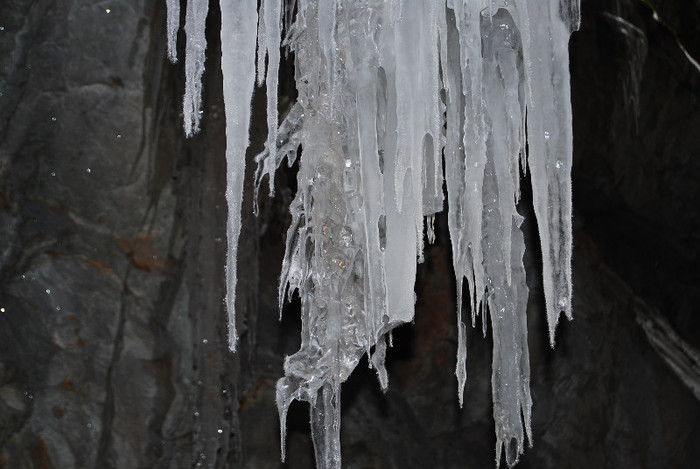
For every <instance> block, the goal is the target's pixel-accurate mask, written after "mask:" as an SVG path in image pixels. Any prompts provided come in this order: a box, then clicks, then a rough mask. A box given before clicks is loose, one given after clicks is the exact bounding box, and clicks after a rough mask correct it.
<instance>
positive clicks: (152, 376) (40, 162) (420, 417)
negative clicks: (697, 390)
mask: <svg viewBox="0 0 700 469" xmlns="http://www.w3.org/2000/svg"><path fill="white" fill-rule="evenodd" d="M610 3H611V2H604V1H602V0H600V1H598V0H588V1H586V0H584V2H583V23H582V30H581V31H579V32H577V33H575V34H574V35H573V36H572V41H571V48H570V50H571V71H572V91H573V92H572V97H573V98H572V99H573V106H574V119H575V121H574V131H575V163H574V207H575V233H574V236H575V237H574V239H575V252H574V282H575V291H574V316H575V320H574V321H573V322H571V323H569V322H566V321H564V322H563V323H561V324H560V327H559V330H558V335H557V347H556V349H555V350H551V349H550V348H549V346H548V344H547V337H546V327H545V319H544V316H543V314H542V311H543V298H542V293H541V282H540V280H539V279H540V267H539V260H538V258H539V253H538V252H537V250H536V248H532V249H530V250H529V251H528V252H527V253H526V266H527V269H528V282H529V284H530V287H531V291H530V304H529V308H528V321H529V323H530V329H529V331H530V337H529V342H530V354H531V361H532V378H531V381H532V383H531V385H532V397H533V401H534V406H533V422H532V423H533V425H532V426H533V433H534V435H533V436H534V446H533V447H532V448H529V449H528V450H527V451H526V453H525V455H524V456H523V457H522V458H521V462H520V463H519V465H518V467H521V468H530V467H532V468H535V467H538V468H584V467H586V468H588V467H615V468H617V467H639V468H671V467H673V468H691V467H696V461H695V459H696V458H695V456H694V454H695V448H696V447H697V445H698V443H700V404H699V402H698V397H697V396H696V395H694V394H693V383H695V384H696V385H698V386H700V376H699V374H698V368H697V367H696V368H693V367H692V366H691V367H683V366H679V365H678V364H679V363H681V364H683V363H686V364H687V363H691V364H692V363H694V362H693V361H692V359H693V357H695V356H696V355H693V354H694V353H696V352H695V351H696V350H698V349H700V314H699V311H698V306H697V305H698V304H700V289H699V288H700V287H698V285H700V278H699V275H700V274H698V266H699V265H700V261H699V259H698V250H699V248H698V246H700V244H699V243H698V241H700V240H699V239H698V236H699V235H698V233H699V231H698V230H699V229H700V212H699V211H698V207H697V201H698V200H700V184H699V182H700V181H699V179H700V167H699V165H700V159H698V158H697V156H698V154H699V153H700V133H698V131H697V129H700V111H699V109H700V70H699V69H698V68H697V66H696V65H695V64H694V63H693V62H692V60H690V59H689V57H688V56H690V58H695V59H694V60H698V59H700V36H698V35H697V34H696V33H697V31H698V28H699V27H700V19H699V18H700V7H699V6H698V5H696V4H695V3H693V2H680V1H674V2H660V1H659V2H653V1H652V2H641V1H632V0H627V1H619V2H615V5H614V6H612V5H610ZM2 10H3V12H2V18H0V23H1V24H0V26H2V27H3V28H4V29H2V30H0V91H1V92H2V95H1V96H0V308H1V309H0V467H3V468H4V467H7V468H50V467H56V468H83V467H99V468H109V467H114V468H132V467H144V468H146V467H148V468H150V467H162V468H186V467H195V466H203V467H208V466H210V467H245V468H268V467H269V468H276V467H289V468H292V467H294V468H297V467H298V468H308V467H313V451H312V447H311V439H310V436H309V423H308V408H307V407H306V406H305V405H303V404H298V403H297V404H294V405H293V406H292V408H291V409H290V415H289V424H288V430H289V435H288V440H287V445H288V451H287V454H288V458H287V463H285V464H284V465H283V464H281V463H279V429H278V423H279V422H278V418H277V414H276V408H275V404H274V386H275V381H276V379H277V378H279V377H280V376H281V375H282V360H283V358H284V356H285V354H289V353H292V352H294V351H295V350H296V349H297V348H298V344H299V340H300V339H299V330H300V323H299V319H298V314H299V313H298V308H299V306H298V301H297V302H296V303H295V302H292V304H290V305H289V306H288V307H287V309H286V311H285V316H284V317H283V319H282V320H281V321H278V314H277V311H276V305H277V299H276V294H277V280H278V277H279V269H280V264H281V257H282V253H283V250H284V239H283V236H284V233H285V231H286V224H287V223H288V219H289V216H288V213H287V208H286V207H287V205H288V203H289V201H290V200H291V190H290V189H289V187H293V185H294V170H293V169H291V170H288V171H287V172H286V173H284V174H281V175H280V176H279V177H278V190H277V198H276V199H274V200H271V199H267V198H266V197H263V199H262V200H261V201H260V202H261V214H260V216H259V217H258V218H255V217H253V216H252V213H251V212H252V199H251V197H250V195H251V194H252V187H250V185H248V186H247V188H246V200H245V202H244V204H245V207H247V209H244V210H245V218H244V221H243V226H244V231H243V233H242V237H241V243H242V244H241V248H240V255H241V259H240V261H239V270H240V274H239V277H240V285H239V294H238V300H239V333H240V336H241V346H240V352H239V353H238V354H236V355H232V354H230V353H229V352H228V351H227V345H226V338H225V333H226V327H225V315H224V312H223V303H222V298H223V265H224V251H225V244H226V242H225V234H224V223H225V215H226V205H225V200H224V177H223V175H224V164H225V163H224V125H223V124H224V121H223V103H222V97H221V79H220V73H219V63H218V57H219V55H220V53H219V49H218V48H219V46H218V44H217V42H218V40H217V36H218V31H217V23H218V18H217V14H218V13H217V11H216V8H215V7H214V6H213V5H212V12H211V17H210V18H209V26H210V28H209V33H208V34H209V46H208V47H209V49H208V51H209V57H208V61H207V64H206V65H207V72H206V74H205V86H204V89H205V93H204V102H205V115H204V119H203V121H202V123H203V128H202V132H201V134H199V135H198V136H196V137H195V138H193V139H190V140H187V141H186V140H185V139H184V137H183V136H182V132H181V118H180V117H179V112H180V111H179V106H180V103H181V99H182V98H181V93H182V89H183V83H182V81H183V79H182V72H183V70H182V68H183V66H182V64H181V63H180V64H177V65H175V66H173V65H170V64H168V63H167V62H166V59H165V57H166V54H165V12H164V4H162V3H161V2H155V3H154V2H146V1H143V0H115V1H114V2H109V4H106V3H99V4H95V3H90V2H74V1H73V2H66V3H65V4H64V3H61V4H59V3H55V2H50V1H47V0H38V1H33V2H30V1H27V0H14V1H12V2H9V3H8V4H7V5H3V7H2ZM681 46H682V47H681ZM684 50H685V52H684ZM283 68H284V67H283ZM283 73H285V74H286V76H287V78H286V83H287V85H285V86H286V88H285V89H286V90H288V89H289V88H290V86H289V80H290V79H291V78H290V70H289V64H287V69H286V71H284V72H283ZM282 102H283V103H284V102H285V100H284V98H283V99H282ZM264 103H265V97H264V95H263V94H262V93H258V94H256V96H255V98H254V104H253V107H254V121H253V124H252V134H253V137H252V142H253V143H252V146H253V148H252V150H251V152H249V157H251V158H252V156H253V155H254V153H255V150H259V149H260V147H261V145H262V143H261V142H262V141H263V139H264V137H265V133H266V125H265V118H264V115H263V113H264V105H265V104H264ZM283 105H284V104H283ZM249 162H250V164H249V171H250V170H252V159H250V160H249ZM248 180H249V182H250V181H251V180H252V178H248ZM524 198H525V199H526V200H527V194H525V195H524ZM532 219H533V217H532V216H529V217H528V220H532ZM436 224H437V230H438V241H437V243H436V245H434V246H432V247H429V248H428V250H427V251H428V252H427V253H426V262H425V263H424V264H422V265H421V266H420V267H419V279H418V282H417V284H416V292H417V294H418V304H417V308H416V320H415V325H407V326H403V327H401V328H399V329H398V330H396V331H395V333H394V336H393V342H394V348H392V349H390V351H389V352H388V359H387V366H388V369H389V375H390V385H389V391H388V392H387V393H386V394H382V393H381V391H379V387H378V385H377V383H376V376H375V373H374V371H372V370H369V369H367V367H366V366H365V365H363V364H362V363H361V364H360V366H359V367H358V369H357V370H356V372H355V373H354V374H353V376H351V378H350V379H349V380H348V382H347V383H346V384H345V386H344V387H343V390H342V400H343V402H342V404H343V427H342V443H343V465H344V467H348V468H386V467H397V468H399V467H400V468H413V467H415V468H424V467H444V468H450V467H455V468H456V467H493V465H494V461H493V458H494V455H495V451H494V444H495V436H494V428H493V426H494V424H493V417H492V407H491V395H490V379H491V374H490V373H491V371H490V370H491V351H490V348H491V342H490V339H489V338H488V334H487V337H486V338H483V337H482V336H481V333H480V331H479V330H472V331H470V335H469V342H468V381H467V390H466V395H465V405H464V409H461V410H460V409H459V407H458V404H457V399H456V394H457V393H456V379H455V377H454V366H455V350H456V320H455V318H454V311H453V310H454V303H455V301H454V298H455V292H454V280H453V274H452V272H451V268H450V265H451V259H450V252H449V242H448V239H447V229H446V221H445V219H444V218H442V219H440V218H438V220H437V222H436ZM526 237H527V238H528V239H529V241H528V242H529V244H528V246H536V244H537V233H536V227H535V226H534V224H533V223H532V222H529V223H527V224H526ZM649 324H652V325H656V326H654V327H651V326H649ZM659 324H661V325H659ZM663 324H666V325H667V326H668V328H665V326H663ZM479 329H480V328H479ZM669 330H670V331H672V332H673V333H668V331H669ZM650 337H652V338H653V339H650ZM652 343H653V344H656V345H652ZM659 344H661V345H659ZM677 350H683V351H684V352H683V353H681V354H680V355H679V353H676V352H677ZM674 360H675V361H674ZM684 360H685V361H684ZM674 364H675V365H674ZM696 365H697V364H696Z"/></svg>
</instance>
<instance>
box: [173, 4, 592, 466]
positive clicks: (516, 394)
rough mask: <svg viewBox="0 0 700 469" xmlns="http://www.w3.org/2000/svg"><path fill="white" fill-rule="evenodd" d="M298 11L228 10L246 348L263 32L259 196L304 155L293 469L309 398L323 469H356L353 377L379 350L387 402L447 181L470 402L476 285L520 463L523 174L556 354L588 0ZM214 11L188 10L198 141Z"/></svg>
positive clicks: (288, 391)
mask: <svg viewBox="0 0 700 469" xmlns="http://www.w3.org/2000/svg"><path fill="white" fill-rule="evenodd" d="M171 3H172V2H169V3H168V5H169V17H170V16H173V15H174V13H171V5H170V4H171ZM283 3H284V5H283ZM294 4H295V2H293V1H292V2H280V1H279V0H264V1H263V2H261V5H260V12H259V13H258V12H257V11H256V8H255V2H253V3H251V1H246V2H245V5H243V3H241V4H240V5H238V4H237V2H233V0H222V1H221V9H222V31H221V34H222V45H223V51H224V52H223V54H224V55H223V57H222V62H223V65H222V69H223V72H224V90H225V91H224V94H225V103H226V117H227V162H228V168H229V169H228V175H229V186H228V189H227V200H228V204H229V225H228V226H229V256H228V262H227V289H228V293H227V307H228V311H229V317H230V321H231V322H230V324H231V327H230V337H231V346H232V348H233V347H234V346H235V315H234V299H235V286H236V277H235V276H236V272H235V259H236V246H237V239H238V234H239V232H240V204H241V197H242V177H243V165H244V160H243V157H244V154H245V149H246V147H247V143H248V136H247V132H248V121H249V118H250V109H249V105H250V98H251V94H252V86H253V81H254V77H255V69H254V63H255V57H254V55H255V50H256V36H257V51H258V57H257V59H258V60H257V64H258V65H257V77H258V84H259V85H260V84H262V80H263V77H265V82H266V84H267V96H268V104H267V109H268V130H269V135H268V139H267V143H266V146H265V151H264V152H263V153H262V154H260V155H259V156H258V157H257V163H258V170H257V172H256V193H257V191H258V189H259V187H260V184H261V183H262V181H263V180H264V179H265V176H267V177H268V178H267V179H268V184H269V187H270V192H271V193H272V190H273V185H274V173H275V170H276V169H277V167H279V165H280V164H281V163H282V162H283V160H284V159H285V158H287V161H288V164H290V165H291V164H292V163H293V162H294V161H295V160H296V158H297V156H298V152H299V149H300V148H303V155H302V158H301V161H300V165H299V172H298V174H297V187H298V190H297V193H296V196H295V198H294V200H293V202H292V204H291V206H290V211H291V215H292V223H291V225H290V227H289V231H288V233H287V245H286V253H285V256H284V260H283V265H282V274H281V278H280V287H279V301H280V312H281V307H282V303H283V301H284V298H285V297H286V296H288V295H291V293H292V292H294V291H297V292H298V294H299V297H300V298H301V304H302V340H301V348H300V350H299V351H298V352H297V353H295V354H294V355H292V356H289V357H287V358H286V360H285V364H284V370H285V377H284V378H282V379H280V380H279V382H278V384H277V405H278V408H279V412H280V418H281V432H282V442H283V443H282V444H283V449H282V458H283V459H284V438H285V417H286V413H287V409H288V408H289V405H290V404H291V402H292V401H293V400H295V399H297V400H305V401H308V402H309V403H310V404H311V425H312V434H313V439H314V445H315V448H316V462H317V466H318V467H319V468H335V467H340V465H341V456H340V389H341V384H342V383H343V382H344V381H345V380H346V379H347V378H348V376H349V375H350V373H352V371H353V369H354V368H355V367H356V366H357V364H358V363H359V361H360V359H361V358H362V356H363V355H364V354H365V353H366V354H368V362H369V363H370V366H372V367H374V368H375V369H376V370H377V373H378V377H379V381H380V385H381V386H382V388H383V389H386V387H387V385H388V376H387V373H386V369H385V367H384V357H385V353H386V340H385V337H384V336H385V335H386V334H387V333H389V332H390V331H391V330H392V329H393V328H394V327H396V326H398V325H400V324H403V323H406V322H410V321H411V320H412V319H413V315H414V304H415V294H414V283H415V275H416V262H417V261H419V262H420V261H422V259H423V237H424V224H427V225H428V239H429V240H430V239H431V238H432V237H433V232H432V219H433V216H434V214H435V213H436V212H439V211H441V210H442V207H443V199H444V196H443V190H442V186H443V182H445V183H446V187H447V192H448V201H449V207H450V213H449V217H448V219H449V228H450V236H451V239H452V248H453V259H454V269H455V275H456V280H457V314H458V342H459V343H458V353H457V368H456V375H457V380H458V396H459V400H460V404H461V403H462V396H463V390H464V386H465V382H466V325H465V322H466V321H464V320H463V319H462V305H463V298H462V291H463V282H464V279H466V280H467V285H468V288H469V296H470V299H469V302H468V304H469V306H470V309H471V322H472V325H476V320H477V316H478V315H479V314H481V316H482V317H481V321H482V329H483V331H484V333H486V328H487V322H488V319H489V318H490V322H491V325H492V330H493V338H494V353H493V376H492V389H493V399H494V418H495V420H496V437H497V442H496V454H497V464H499V463H500V459H501V453H502V450H503V448H505V450H506V451H505V459H506V462H507V463H508V464H509V465H513V464H515V463H516V462H517V459H518V456H519V455H520V454H521V453H522V451H523V448H524V444H525V437H526V436H527V438H528V439H529V440H530V442H531V432H530V414H531V405H532V402H531V398H530V391H529V379H530V377H529V359H528V349H527V327H526V325H527V321H526V315H525V313H526V311H525V309H526V304H527V286H526V283H525V271H524V268H523V262H522V257H523V252H524V248H525V246H524V241H523V235H522V233H521V231H520V224H521V222H522V217H521V216H520V215H519V214H518V211H517V204H518V202H519V197H520V175H521V174H520V173H521V171H526V170H529V171H530V173H531V180H532V185H533V203H534V209H535V210H534V211H535V215H536V217H537V223H538V227H539V231H540V240H541V244H542V246H541V248H542V255H543V275H544V282H543V283H544V292H545V300H546V307H547V318H548V322H549V329H550V341H551V343H552V344H554V331H555V328H556V324H557V321H558V318H559V314H560V312H562V311H563V312H564V313H565V314H566V315H567V316H568V317H569V318H570V317H571V153H572V132H571V103H570V91H569V72H568V38H569V34H570V33H571V31H572V30H573V29H576V28H577V27H578V22H579V0H549V1H540V0H503V1H490V0H475V1H466V0H465V1H458V0H447V1H446V2H442V1H438V0H433V1H421V2H418V1H415V2H414V1H409V0H387V1H381V0H363V1H350V0H318V1H311V0H298V1H296V7H295V5H294ZM234 5H237V6H234ZM172 8H174V6H173V7H172ZM295 11H296V15H295V17H294V18H292V15H293V14H294V12H295ZM202 14H204V15H206V1H204V2H202V1H201V0H190V2H188V6H187V22H186V29H187V45H186V70H187V87H186V94H185V112H184V114H185V129H186V132H187V133H188V134H189V133H191V132H194V131H196V129H197V127H198V119H199V102H200V100H199V93H200V92H201V90H200V88H198V86H200V85H198V84H197V83H198V80H199V79H200V77H201V71H202V70H203V53H204V48H205V44H204V43H203V24H204V19H203V17H202ZM283 16H284V17H283ZM282 25H285V28H284V30H285V32H286V38H285V39H284V42H283V43H284V44H285V45H286V46H287V47H289V48H290V49H291V50H293V51H294V54H295V60H296V64H295V65H296V73H295V78H296V84H297V90H298V98H297V102H296V104H295V105H294V106H293V108H292V109H291V110H290V112H289V113H288V114H287V116H286V117H285V119H284V120H283V121H282V122H281V123H280V124H279V126H278V116H277V80H278V77H277V74H278V72H279V60H280V50H279V45H280V41H281V38H282ZM171 26H172V25H171V22H170V21H169V29H168V31H169V40H170V44H171V48H170V51H171V57H173V55H172V51H173V50H174V49H173V46H172V44H173V41H174V37H175V33H174V32H173V30H172V27H171ZM190 31H192V32H190ZM266 58H267V61H266ZM266 63H267V66H266V73H265V64H266ZM443 158H444V170H443ZM443 173H444V176H443ZM426 221H427V223H426ZM486 313H488V317H487V315H486Z"/></svg>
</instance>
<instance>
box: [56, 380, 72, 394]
mask: <svg viewBox="0 0 700 469" xmlns="http://www.w3.org/2000/svg"><path fill="white" fill-rule="evenodd" d="M58 385H59V386H61V387H62V388H63V389H65V390H66V391H72V390H73V382H72V381H69V380H68V378H66V379H64V380H63V381H61V382H60V383H59V384H58Z"/></svg>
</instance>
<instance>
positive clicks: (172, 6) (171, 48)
mask: <svg viewBox="0 0 700 469" xmlns="http://www.w3.org/2000/svg"><path fill="white" fill-rule="evenodd" d="M167 8H168V20H167V21H168V59H170V62H172V63H176V62H177V32H178V30H179V29H180V0H167Z"/></svg>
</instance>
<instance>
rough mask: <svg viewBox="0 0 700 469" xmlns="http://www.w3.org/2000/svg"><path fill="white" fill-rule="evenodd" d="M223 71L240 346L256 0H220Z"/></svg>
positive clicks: (230, 273) (231, 288)
mask: <svg viewBox="0 0 700 469" xmlns="http://www.w3.org/2000/svg"><path fill="white" fill-rule="evenodd" d="M220 5H221V50H222V54H221V72H222V73H223V77H224V107H225V109H226V202H227V203H228V218H227V222H226V234H227V238H228V252H227V257H226V310H227V313H228V324H229V348H230V349H231V350H233V351H235V349H236V283H237V274H236V259H237V257H238V235H239V234H240V232H241V202H242V200H243V175H244V173H245V153H246V149H247V148H248V128H249V124H250V102H251V99H252V96H253V84H254V82H255V38H256V33H257V31H256V23H257V16H258V12H257V2H256V0H221V2H220Z"/></svg>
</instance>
